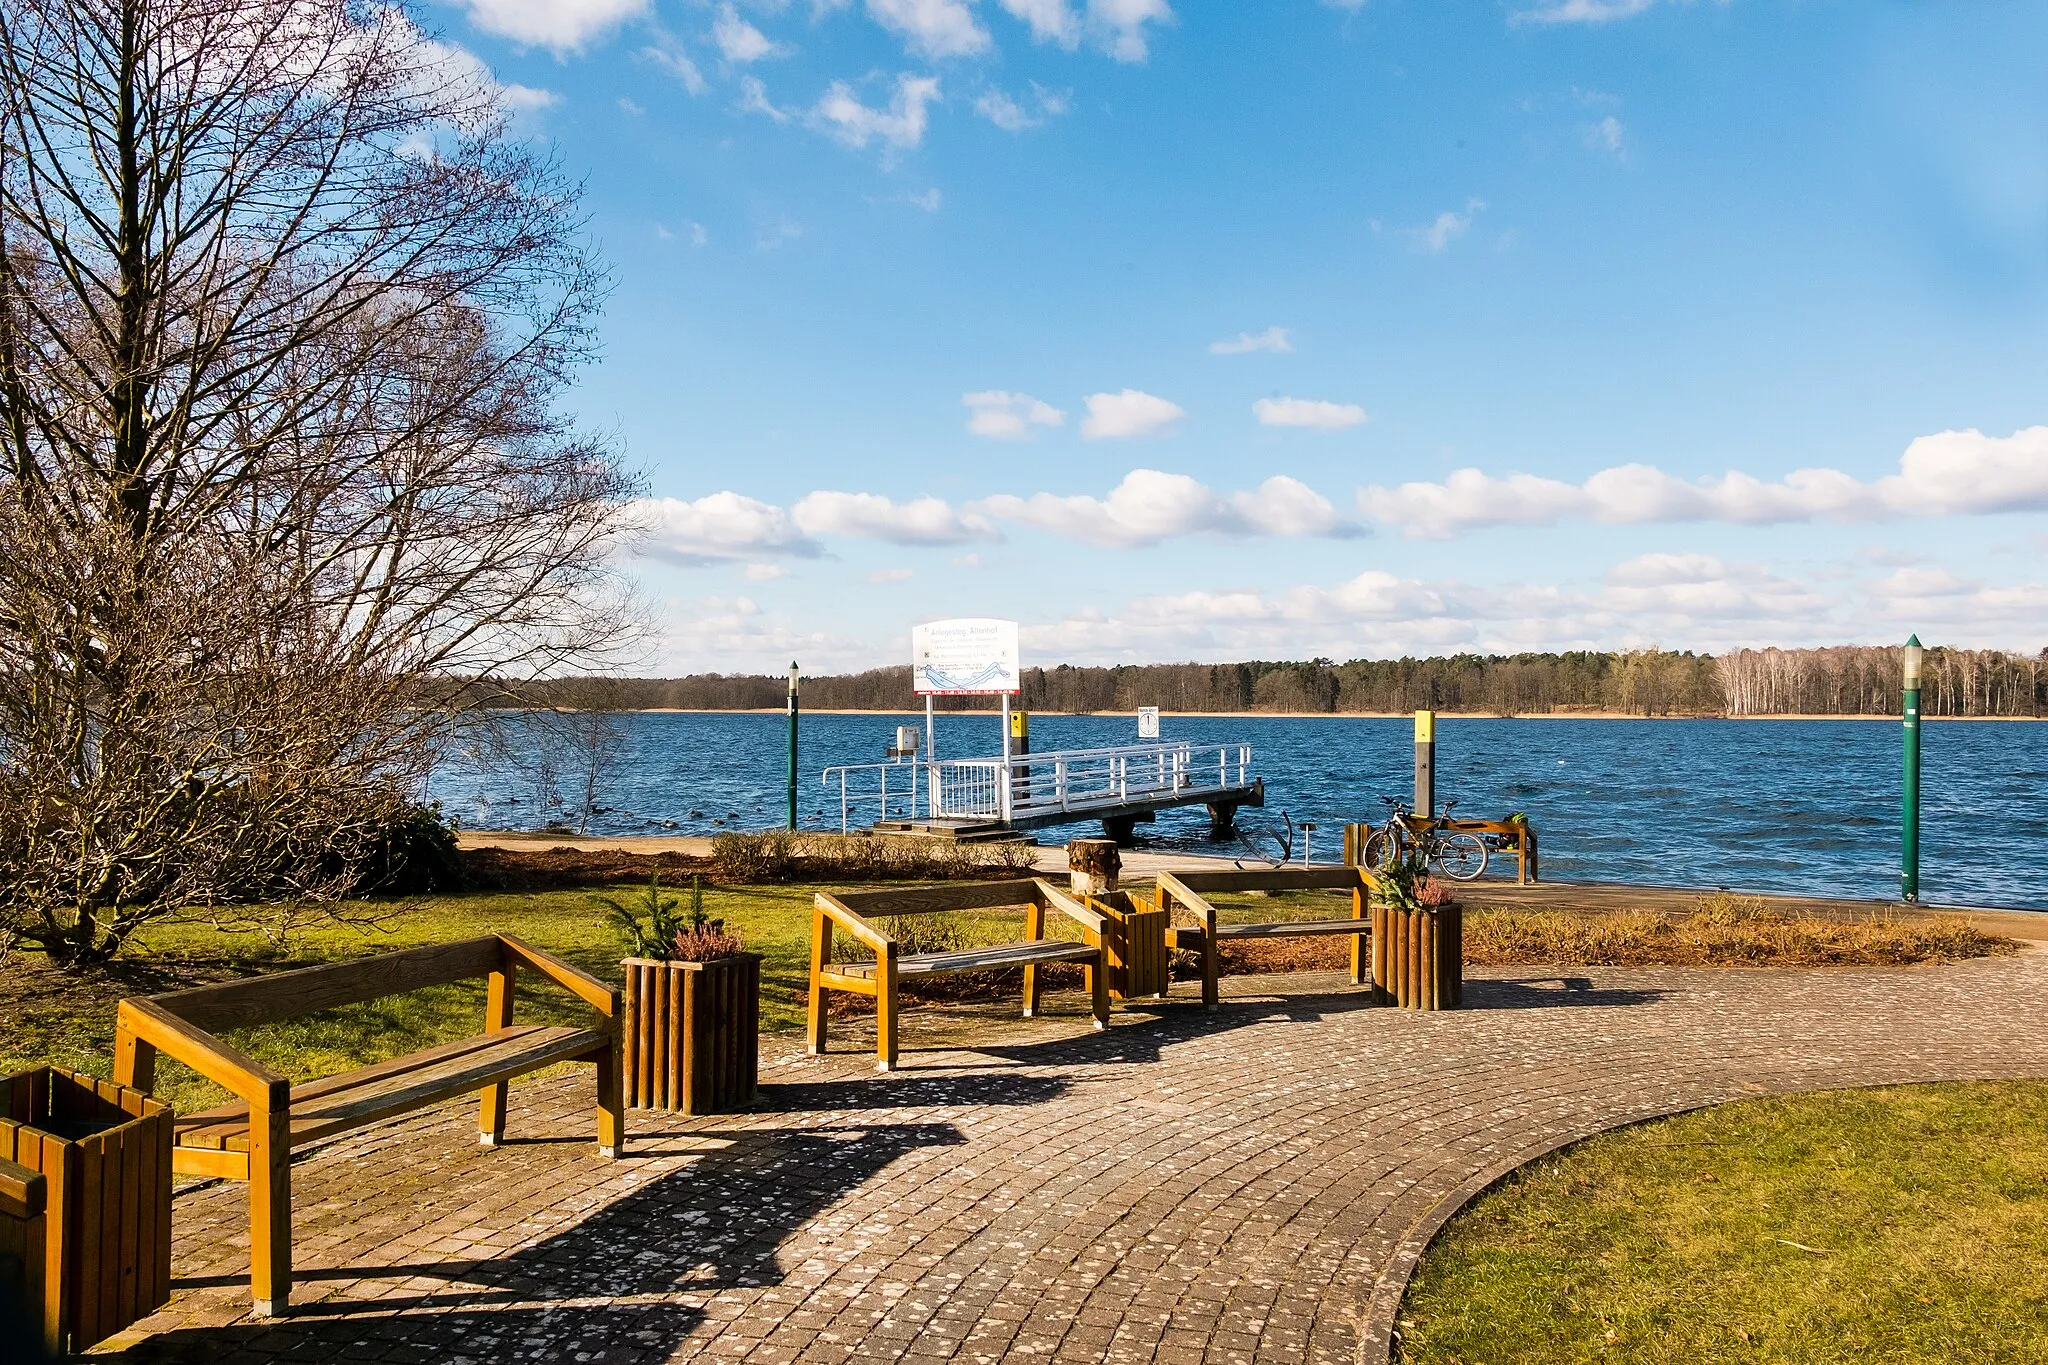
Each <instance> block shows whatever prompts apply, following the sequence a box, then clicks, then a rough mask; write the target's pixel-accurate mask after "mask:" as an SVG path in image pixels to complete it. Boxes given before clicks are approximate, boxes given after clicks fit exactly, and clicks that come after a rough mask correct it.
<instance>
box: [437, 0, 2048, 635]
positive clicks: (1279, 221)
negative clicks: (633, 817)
mask: <svg viewBox="0 0 2048 1365" xmlns="http://www.w3.org/2000/svg"><path fill="white" fill-rule="evenodd" d="M427 17H428V18H429V19H430V20H432V21H434V22H436V23H438V24H439V25H441V26H442V28H443V30H444V36H445V37H446V38H447V39H448V40H449V41H451V42H453V43H456V44H459V45H460V46H462V47H464V48H466V49H467V50H469V51H470V52H473V53H475V54H476V55H477V56H478V57H480V58H481V59H482V60H483V61H484V62H485V63H487V64H488V65H489V66H490V68H491V69H492V71H493V72H494V74H495V75H496V77H497V79H498V80H499V81H500V82H502V83H504V84H505V86H506V89H507V95H506V99H507V102H508V104H510V105H511V106H512V107H513V108H514V109H515V110H516V111H517V113H516V115H515V117H516V120H517V124H518V126H519V127H520V128H521V129H522V130H523V131H524V132H526V133H527V134H528V135H530V136H533V137H536V138H540V139H545V140H546V141H547V142H548V143H549V144H550V145H551V146H552V148H553V150H554V151H555V153H556V154H557V155H558V156H559V158H560V159H561V161H562V163H563V165H564V166H565V167H566V168H567V169H569V170H570V171H571V172H572V173H575V174H578V175H581V176H583V177H585V178H586V200H585V209H586V211H587V212H588V214H589V216H590V220H591V228H592V232H593V233H594V235H595V237H596V238H597V241H598V243H599V246H600V249H601V251H602V253H603V255H604V256H605V257H606V259H607V260H608V261H609V262H610V263H611V264H612V267H613V269H614V272H615V275H616V280H617V290H616V293H615V294H614V296H613V297H612V300H611V302H610V305H609V308H608V311H607V313H606V316H605V320H604V323H603V338H604V342H605V351H606V354H605V358H604V360H603V362H602V363H601V364H598V365H596V366H594V367H592V368H591V369H590V370H589V371H588V372H587V373H586V374H585V375H584V376H583V377H582V379H581V382H580V383H579V385H578V386H577V388H576V389H575V391H574V392H573V394H572V395H571V398H570V402H571V404H572V406H573V408H574V409H575V411H576V412H577V413H578V414H579V415H580V416H581V417H582V418H583V419H584V420H585V421H586V422H588V423H589V424H590V425H591V426H593V427H596V428H598V429H601V430H606V431H610V432H613V433H615V434H616V436H617V438H618V439H619V441H620V442H621V443H622V445H623V447H624V449H625V451H626V453H627V456H628V458H629V459H630V460H631V461H632V462H633V463H634V464H636V465H637V466H639V467H641V468H643V469H645V470H646V472H647V475H648V481H649V487H650V492H651V494H652V496H651V498H650V499H649V501H648V503H647V505H646V506H645V507H644V508H643V509H641V513H642V518H643V520H644V522H645V524H646V525H647V526H648V527H649V528H650V531H649V535H648V538H647V539H646V540H645V541H644V542H643V543H642V544H641V546H640V549H639V550H638V552H637V553H636V554H635V555H634V556H633V557H632V558H631V560H630V561H629V564H630V568H631V571H632V573H633V574H634V575H635V576H636V577H637V578H638V579H639V580H640V582H641V584H642V586H643V589H644V592H645V595H646V597H647V600H648V602H649V605H650V608H651V612H652V616H653V620H654V622H655V624H656V627H657V642H656V644H655V646H654V648H653V652H652V654H651V655H650V657H649V659H648V660H646V661H645V664H644V666H645V667H646V668H648V669H652V670H658V671H662V672H682V671H700V670H720V671H732V670H753V669H773V668H776V667H778V666H780V665H783V664H786V663H787V661H788V660H789V659H790V658H791V657H793V656H794V657H797V658H800V659H802V660H803V661H804V664H805V666H806V668H807V669H809V670H813V671H828V670H836V669H840V668H850V667H858V666H867V665H871V664H875V663H883V662H895V661H899V660H901V659H902V658H903V657H904V656H905V654H906V651H907V644H906V638H905V637H906V635H907V631H908V627H909V626H910V624H911V623H913V622H914V621H918V620H926V619H932V618H935V617H941V616H953V615H994V616H1008V617H1014V618H1016V619H1017V620H1019V621H1021V622H1022V623H1023V626H1024V632H1023V640H1024V648H1025V654H1026V662H1027V663H1047V664H1049V663H1054V662H1060V661H1072V662H1117V661H1145V660H1170V659H1203V660H1223V659H1237V658H1249V657H1262V658H1274V657H1311V656H1316V655H1327V656H1331V657H1335V658H1339V659H1342V658H1350V657H1359V656H1374V657H1384V656H1391V655H1398V654H1402V653H1413V652H1442V651H1448V650H1455V649H1474V648H1476V649H1490V650H1514V649H1554V648H1572V647H1623V646H1636V645H1643V644H1650V643H1658V644H1662V645H1664V646H1666V647H1670V648H1698V649H1716V650H1717V649H1723V648H1727V647H1731V646H1736V645H1743V644H1758V645H1760V644H1786V645H1794V644H1819V643H1836V642H1877V641H1889V640H1894V639H1898V638H1903V636H1904V635H1905V634H1906V632H1907V631H1909V630H1916V631H1918V632H1919V633H1920V634H1921V636H1922V637H1923V638H1926V639H1929V640H1940V641H1945V642H1954V643H1959V644H1970V645H1997V646H2004V647H2011V648H2022V649H2026V650H2028V651H2029V652H2031V651H2033V650H2036V649H2039V648H2041V646H2042V645H2043V644H2048V624H2044V621H2048V572H2044V569H2043V561H2044V558H2048V425H2044V424H2048V385H2044V379H2048V374H2044V361H2048V82H2044V81H2043V80H2042V79H2041V78H2040V72H2041V71H2042V70H2043V69H2048V7H2042V6H2039V5H2022V4H2017V3H2012V4H1991V3H1971V2H1970V0H1958V2H1956V3H1940V4H1937V3H1923V4H1904V3H1887V2H1886V0H1853V2H1850V0H1843V2H1841V3H1835V2H1832V0H1805V2H1803V3H1799V2H1794V0H1725V3H1717V2H1716V0H1692V3H1683V2H1681V0H1469V2H1466V0H1431V2H1428V3H1425V0H1364V3H1359V4H1331V3H1318V0H1267V3H1259V4H1235V5H1224V4H1215V3H1210V4H1197V3H1194V0H1171V3H1169V0H979V2H978V3H976V2H975V0H840V2H839V3H811V2H810V0H784V3H754V4H747V3H738V4H721V3H712V4H704V3H694V2H693V0H470V3H468V4H467V5H450V6H445V7H441V8H437V9H434V10H432V11H430V13H429V14H428V16H427Z"/></svg>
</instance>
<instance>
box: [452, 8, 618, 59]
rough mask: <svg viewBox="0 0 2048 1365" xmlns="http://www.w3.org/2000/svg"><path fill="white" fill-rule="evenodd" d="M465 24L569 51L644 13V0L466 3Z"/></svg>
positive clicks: (560, 50) (527, 41)
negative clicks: (467, 12) (467, 14)
mask: <svg viewBox="0 0 2048 1365" xmlns="http://www.w3.org/2000/svg"><path fill="white" fill-rule="evenodd" d="M465 8H466V9H467V10H468V11H469V21H470V22H471V23H472V24H475V25H476V26H477V27H478V28H480V29H483V30H484V31H485V32H486V33H496V34H500V35H502V36H504V37H507V38H511V39H514V40H516V41H518V42H522V43H532V44H533V45H534V46H536V47H546V48H552V49H554V50H555V51H557V52H573V51H575V50H576V49H578V48H580V47H582V46H583V45H584V44H585V43H588V42H589V41H590V40H591V39H593V38H597V37H600V36H601V35H603V34H605V33H607V32H609V31H610V30H611V29H613V28H616V27H617V26H618V25H620V24H622V23H624V22H625V21H626V20H628V19H632V18H636V17H638V16H639V15H641V14H643V13H645V12H646V10H647V0H467V4H466V6H465Z"/></svg>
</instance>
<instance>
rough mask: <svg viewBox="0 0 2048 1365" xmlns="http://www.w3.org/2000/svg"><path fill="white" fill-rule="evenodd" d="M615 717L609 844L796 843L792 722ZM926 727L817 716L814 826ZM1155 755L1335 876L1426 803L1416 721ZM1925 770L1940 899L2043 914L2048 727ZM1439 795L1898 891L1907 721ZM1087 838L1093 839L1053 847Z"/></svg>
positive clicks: (1440, 774) (954, 736)
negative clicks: (1414, 789)
mask: <svg viewBox="0 0 2048 1365" xmlns="http://www.w3.org/2000/svg"><path fill="white" fill-rule="evenodd" d="M617 721H618V724H619V725H620V727H621V729H622V731H623V743H622V747H621V749H620V752H619V754H618V756H617V758H616V759H615V760H614V761H613V762H612V763H610V764H609V765H608V768H607V771H606V775H605V777H604V780H603V781H602V782H601V783H600V784H599V790H598V795H597V804H598V805H599V806H602V807H604V808H605V812H604V813H603V814H600V815H598V816H596V817H595V818H594V819H592V821H591V824H590V829H591V832H592V833H601V834H649V833H660V832H664V831H665V830H669V829H671V828H672V829H673V832H677V833H685V834H713V833H717V832H718V831H719V830H721V829H730V828H764V827H767V826H771V825H779V824H781V823H782V818H783V810H784V801H785V797H784V790H785V782H786V765H787V762H788V757H787V739H786V735H787V730H786V726H785V720H784V718H783V717H782V716H780V715H758V714H714V713H687V714H659V713H635V714H626V715H622V716H619V717H618V718H617ZM922 722H923V717H922V715H921V714H920V715H911V714H909V713H905V714H904V715H902V716H885V715H873V716H850V715H828V714H818V715H807V716H805V717H804V718H803V723H802V731H801V735H802V740H801V748H800V754H799V771H800V773H801V775H802V776H801V784H800V788H799V790H800V793H801V797H802V801H801V817H802V823H803V824H804V825H805V827H807V828H818V829H837V828H838V826H839V803H838V795H837V790H836V788H834V789H833V790H831V791H830V792H828V791H827V790H826V789H825V788H823V787H821V786H820V785H819V773H820V772H821V770H822V769H824V768H825V767H826V766H828V765H831V764H841V763H873V762H878V761H880V760H881V758H882V751H883V749H884V748H886V747H887V745H888V744H889V742H890V741H891V739H892V737H893V735H894V733H895V728H896V726H897V725H898V724H909V723H917V724H919V725H922ZM1161 737H1162V738H1164V739H1185V740H1188V741H1190V742H1193V743H1196V744H1213V743H1225V742H1229V743H1237V742H1245V743H1249V744H1250V745H1251V746H1252V754H1253V765H1254V771H1255V772H1257V773H1259V774H1260V775H1262V776H1264V778H1265V780H1266V793H1267V806H1266V809H1265V811H1263V812H1260V811H1247V812H1245V813H1244V815H1243V816H1242V817H1241V823H1243V824H1262V823H1265V822H1268V821H1271V822H1274V823H1277V822H1278V819H1279V815H1280V812H1282V811H1285V812H1287V813H1288V814H1289V815H1291V816H1292V817H1293V819H1294V820H1295V822H1296V823H1297V824H1298V823H1300V822H1301V821H1303V820H1314V821H1316V822H1318V824H1319V826H1320V829H1319V830H1318V832H1317V834H1316V836H1315V839H1316V846H1315V849H1314V852H1315V854H1316V856H1317V857H1318V858H1319V859H1322V858H1328V857H1332V856H1334V855H1335V853H1336V852H1337V842H1338V835H1337V826H1338V825H1340V824H1341V823H1343V822H1344V821H1347V820H1370V821H1374V822H1377V821H1379V820H1380V819H1382V818H1383V807H1382V806H1381V805H1380V803H1379V801H1378V800H1377V799H1375V798H1376V797H1377V796H1378V795H1379V794H1381V793H1386V794H1389V795H1406V794H1408V792H1409V789H1410V787H1411V785H1412V780H1411V777H1410V768H1411V764H1412V753H1413V750H1412V743H1411V741H1412V737H1413V728H1412V725H1411V722H1409V721H1408V720H1406V719H1389V720H1375V719H1361V718H1351V717H1328V718H1322V717H1318V718H1307V719H1296V718H1288V717H1277V716H1273V717H1255V718H1242V717H1223V716H1168V717H1165V718H1164V719H1163V720H1162V722H1161ZM1135 742H1136V723H1135V721H1134V720H1133V719H1132V718H1130V717H1126V716H1056V715H1036V716H1033V717H1032V721H1031V744H1032V748H1033V749H1035V750H1039V751H1044V750H1049V749H1077V748H1094V747H1102V746H1108V745H1114V744H1131V743H1135ZM1000 743H1001V740H1000V736H999V730H998V721H997V719H996V717H995V716H994V715H991V714H977V715H951V716H941V717H940V718H939V721H938V749H939V753H940V755H941V756H942V757H946V758H970V757H977V756H986V755H991V754H994V753H996V752H997V750H998V748H999V745H1000ZM1924 753H1925V766H1924V777H1923V826H1922V836H1921V844H1922V853H1921V860H1922V861H1921V894H1922V898H1923V899H1924V900H1928V901H1942V902H1948V903H1952V904H1972V905H2015V906H2025V907H2028V908H2048V724H2038V723H1950V724H1944V723H1941V722H1931V723H1929V724H1928V725H1927V727H1926V731H1925V741H1924ZM560 785H561V786H562V787H564V788H565V789H566V787H567V786H568V780H567V779H566V778H564V779H562V781H561V783H560ZM1437 788H1438V797H1439V799H1440V800H1441V799H1455V800H1457V801H1458V803H1459V808H1458V814H1459V815H1461V816H1475V817H1479V816H1499V815H1504V814H1506V813H1508V812H1509V811H1515V810H1520V811H1526V812H1527V813H1528V815H1529V817H1530V819H1531V820H1533V821H1534V822H1535V824H1536V827H1537V830H1538V831H1539V833H1540V834H1541V836H1542V840H1543V872H1544V875H1545V876H1546V877H1547V878H1548V877H1555V878H1558V879H1562V880H1571V879H1580V880H1599V881H1624V882H1628V881H1633V882H1646V883H1658V884H1665V885H1680V886H1702V887H1714V886H1730V887H1736V888H1744V889H1752V890H1772V891H1793V892H1808V893H1815V894H1827V895H1838V896H1841V895H1851V896H1871V897H1892V896H1896V895H1897V894H1898V842H1899V725H1898V722H1896V721H1721V720H1700V721H1684V720H1642V721H1632V720H1480V719H1474V720H1456V719H1446V720H1440V721H1439V722H1438V724H1437ZM429 794H430V795H432V796H433V797H434V798H435V799H438V800H440V801H441V802H442V803H443V805H444V806H445V808H446V809H447V811H448V813H449V814H450V815H452V816H454V817H455V818H457V819H459V820H460V821H461V822H462V823H463V824H464V825H466V826H471V827H476V828H491V829H533V828H539V827H540V826H541V825H543V824H545V823H546V822H547V821H548V820H549V819H550V818H554V817H557V816H559V814H560V809H559V808H558V807H552V806H551V803H550V800H549V798H548V797H547V796H546V795H545V794H542V793H540V792H537V791H536V789H535V786H534V784H533V782H532V781H531V780H530V779H529V778H515V777H513V776H511V775H510V774H509V773H505V772H479V771H476V770H474V769H469V768H464V767H462V766H460V765H453V764H451V765H449V766H447V767H444V768H443V769H441V770H440V771H438V772H437V773H436V774H435V776H434V779H433V781H432V783H431V784H430V787H429ZM575 803H576V802H575V801H574V799H573V798H572V804H575ZM693 812H696V814H693ZM669 821H674V822H675V824H674V826H673V827H671V826H669V825H668V824H667V822H669ZM1206 832H1207V816H1206V814H1205V813H1204V812H1203V810H1202V809H1201V808H1200V807H1199V806H1197V807H1194V808H1192V809H1188V810H1181V811H1166V812H1162V813H1161V814H1160V816H1159V821H1158V823H1157V824H1154V825H1150V826H1144V825H1141V826H1139V831H1138V833H1139V843H1140V846H1141V847H1154V848H1187V849H1195V848H1204V847H1213V846H1212V845H1209V844H1208V842H1207V838H1206ZM1090 833H1099V827H1098V826H1096V825H1094V824H1092V823H1091V824H1087V825H1077V826H1073V827H1070V828H1064V829H1052V830H1044V831H1040V832H1039V838H1040V839H1041V840H1042V841H1045V842H1048V843H1052V842H1060V841H1064V840H1065V839H1068V838H1073V837H1076V836H1078V835H1082V834H1090ZM1298 852H1299V843H1298V836H1297V853H1298ZM1509 867H1510V868H1511V867H1512V863H1511V862H1510V863H1509Z"/></svg>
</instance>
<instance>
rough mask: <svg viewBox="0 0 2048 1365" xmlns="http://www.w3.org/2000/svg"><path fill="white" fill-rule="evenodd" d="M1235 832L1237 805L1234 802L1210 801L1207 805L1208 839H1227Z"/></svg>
mask: <svg viewBox="0 0 2048 1365" xmlns="http://www.w3.org/2000/svg"><path fill="white" fill-rule="evenodd" d="M1236 832H1237V803H1236V802H1234V801H1211V802H1210V803H1209V837H1210V838H1211V839H1215V840H1217V841H1219V842H1220V841H1222V840H1224V839H1228V838H1229V837H1230V836H1231V835H1232V834H1235V833H1236Z"/></svg>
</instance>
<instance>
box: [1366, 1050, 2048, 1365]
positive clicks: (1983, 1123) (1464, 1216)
mask: <svg viewBox="0 0 2048 1365" xmlns="http://www.w3.org/2000/svg"><path fill="white" fill-rule="evenodd" d="M2044 1267H2048V1082H2039V1081H2027V1082H2011V1083H1973V1084H1952V1085H1931V1086H1911V1087H1901V1088H1896V1089H1887V1090H1872V1091H1839V1092H1832V1093H1827V1094H1818V1095H1804V1096H1796V1097H1791V1098H1785V1099H1768V1100H1753V1101H1745V1102H1743V1103H1739V1104H1731V1105H1724V1106H1721V1107H1719V1108H1715V1109H1710V1110H1704V1111H1701V1112H1699V1113H1696V1114H1689V1115H1684V1116H1681V1117H1678V1118H1674V1119H1668V1120H1664V1121H1661V1122H1656V1123H1649V1124H1642V1125H1639V1126H1637V1127H1633V1128H1629V1129H1626V1130H1623V1131H1620V1132H1616V1133H1609V1134H1605V1135H1603V1136H1600V1137H1597V1138H1593V1139H1591V1140H1589V1141H1587V1142H1583V1143H1579V1144H1577V1145H1576V1146H1573V1147H1571V1148H1569V1149H1567V1150H1565V1151H1564V1152H1561V1153H1558V1154H1557V1155H1555V1156H1553V1157H1549V1158H1546V1159H1545V1160H1543V1161H1540V1162H1538V1163H1535V1164H1534V1165H1533V1166H1531V1167H1528V1168H1526V1169H1524V1170H1523V1171H1521V1172H1518V1173H1517V1174H1516V1175H1515V1176H1514V1177H1513V1178H1511V1179H1510V1180H1509V1181H1507V1182H1506V1183H1505V1184H1503V1185H1502V1186H1501V1187H1499V1188H1497V1189H1495V1190H1492V1191H1490V1192H1488V1193H1487V1194H1486V1195H1484V1196H1482V1197H1481V1198H1480V1199H1478V1200H1476V1201H1474V1203H1473V1204H1472V1205H1471V1206H1470V1207H1469V1208H1467V1209H1466V1210H1465V1211H1464V1212H1462V1213H1461V1214H1459V1215H1458V1216H1457V1218H1455V1219H1454V1220H1452V1222H1451V1223H1450V1225H1449V1226H1448V1227H1446V1228H1445V1229H1444V1232H1443V1233H1442V1235H1441V1236H1440V1237H1439V1238H1438V1239H1437V1241H1436V1243H1435V1244H1434V1245H1432V1246H1431V1248H1430V1250H1429V1252H1428V1254H1427V1255H1426V1256H1425V1258H1424V1260H1423V1263H1422V1266H1421V1268H1420V1270H1419V1271H1418V1273H1417V1275H1416V1277H1415V1280H1414V1283H1413V1284H1412V1285H1411V1286H1410V1288H1409V1291H1408V1298H1407V1301H1406V1302H1405V1303H1404V1304H1403V1306H1402V1312H1401V1317H1402V1320H1403V1323H1404V1327H1403V1337H1404V1339H1403V1342H1402V1347H1401V1351H1400V1354H1399V1357H1398V1358H1399V1359H1401V1360H1403V1361H1406V1362H1413V1363H1414V1365H1424V1363H1426V1365H1525V1363H1526V1365H1537V1363H1538V1362H1541V1363H1542V1365H1550V1363H1551V1362H1577V1361H1659V1362H1664V1361H1668V1362H1674V1365H1675V1363H1676V1362H1716V1361H1779V1362H1802V1363H1803V1362H1821V1361H1872V1362H1875V1361H1887V1362H1889V1361H1914V1362H1920V1361H1929V1362H1935V1361H1939V1362H1950V1361H1953V1362H1958V1363H1959V1365H1960V1363H1961V1362H1970V1363H1971V1365H1980V1363H1981V1362H1996V1361H2012V1362H2035V1361H2041V1360H2048V1280H2044V1277H2043V1274H2042V1271H2043V1268H2044Z"/></svg>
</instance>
